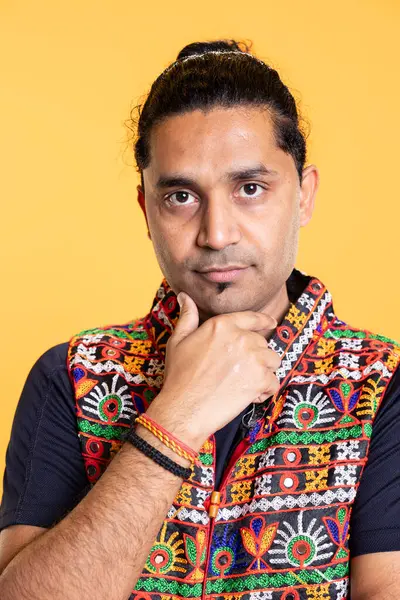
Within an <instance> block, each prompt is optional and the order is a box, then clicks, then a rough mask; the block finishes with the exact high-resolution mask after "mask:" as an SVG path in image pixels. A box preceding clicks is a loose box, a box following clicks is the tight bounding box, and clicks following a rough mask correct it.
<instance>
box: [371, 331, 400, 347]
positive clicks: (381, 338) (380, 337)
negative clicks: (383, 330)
mask: <svg viewBox="0 0 400 600" xmlns="http://www.w3.org/2000/svg"><path fill="white" fill-rule="evenodd" d="M369 337H370V338H372V339H373V340H378V341H380V342H388V343H389V344H393V345H394V346H397V347H400V342H398V341H397V340H392V338H388V337H386V336H385V335H379V334H378V333H371V334H370V336H369Z"/></svg>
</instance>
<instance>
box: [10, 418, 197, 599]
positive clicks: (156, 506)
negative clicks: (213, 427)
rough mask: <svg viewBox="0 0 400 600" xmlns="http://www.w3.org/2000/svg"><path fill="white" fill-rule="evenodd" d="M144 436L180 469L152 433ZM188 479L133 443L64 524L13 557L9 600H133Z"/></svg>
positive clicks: (183, 462)
mask: <svg viewBox="0 0 400 600" xmlns="http://www.w3.org/2000/svg"><path fill="white" fill-rule="evenodd" d="M140 435H141V436H142V437H144V438H146V439H147V440H148V441H149V442H151V443H152V444H153V445H156V446H158V447H159V449H161V450H162V451H163V452H164V453H165V454H168V455H169V456H170V457H171V458H172V457H173V459H174V460H177V462H180V464H182V465H184V466H187V464H188V463H186V461H183V459H180V458H179V457H176V456H175V455H173V454H171V451H170V450H168V449H167V448H165V447H161V446H160V444H161V442H158V441H157V440H156V439H155V438H154V437H151V434H149V433H148V432H146V431H145V430H144V431H140ZM181 483H182V480H181V479H180V478H178V477H177V476H175V475H173V474H172V473H169V472H168V471H166V470H164V469H163V468H162V467H160V466H158V465H157V464H156V463H154V462H153V461H152V460H151V459H149V458H147V457H146V456H144V455H143V454H142V453H141V452H139V451H138V450H136V449H135V448H134V447H133V446H131V445H130V444H129V443H127V444H125V445H124V446H123V448H122V449H121V450H120V452H119V453H118V455H117V456H116V457H115V458H114V459H113V461H112V462H111V464H110V465H109V467H108V468H107V470H106V471H105V473H104V474H103V475H102V477H101V478H100V479H99V481H98V482H97V483H96V485H95V486H94V487H93V489H92V490H91V491H90V492H89V493H88V494H87V496H86V497H85V498H84V499H83V500H82V501H81V502H80V503H79V504H78V506H76V507H75V508H74V510H72V511H71V512H70V513H69V515H67V516H66V517H65V518H64V519H63V520H62V521H61V522H60V523H58V524H57V525H56V526H55V527H53V528H52V529H50V530H48V531H46V532H45V533H44V534H42V535H41V536H40V537H38V538H37V539H35V540H34V541H33V542H31V543H30V544H29V545H28V546H26V547H25V548H24V549H23V550H21V551H20V552H19V554H17V556H15V557H14V559H13V560H12V561H11V562H10V564H9V565H8V566H7V567H6V569H5V570H4V572H3V574H2V576H1V577H0V597H1V598H2V600H14V599H15V600H16V599H17V598H18V599H20V598H29V599H30V600H36V599H38V600H39V598H40V600H50V599H51V600H61V599H63V600H64V599H65V598H68V599H69V600H75V599H77V600H78V599H79V600H84V599H85V598H88V599H89V598H90V599H91V598H108V599H109V600H126V599H127V598H128V597H129V595H130V592H131V590H132V589H133V587H134V586H135V584H136V581H137V579H138V577H139V576H140V574H141V571H142V569H143V566H144V564H145V562H146V558H147V556H148V553H149V550H150V548H151V546H152V544H153V542H154V541H155V539H156V536H157V533H158V531H159V529H160V526H161V524H162V522H163V520H164V518H165V516H166V514H167V512H168V509H169V507H170V506H171V504H172V501H173V499H174V497H175V495H176V493H177V492H178V490H179V488H180V485H181Z"/></svg>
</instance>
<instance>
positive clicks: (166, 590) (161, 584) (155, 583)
mask: <svg viewBox="0 0 400 600" xmlns="http://www.w3.org/2000/svg"><path fill="white" fill-rule="evenodd" d="M202 588H203V586H202V584H201V583H195V584H194V585H190V584H188V583H179V581H169V580H167V579H158V578H155V577H150V578H149V579H145V578H144V577H141V578H140V579H138V581H137V583H136V586H135V591H141V590H145V591H146V592H156V593H158V594H173V595H174V596H183V597H184V598H196V597H198V598H199V597H200V596H201V593H202Z"/></svg>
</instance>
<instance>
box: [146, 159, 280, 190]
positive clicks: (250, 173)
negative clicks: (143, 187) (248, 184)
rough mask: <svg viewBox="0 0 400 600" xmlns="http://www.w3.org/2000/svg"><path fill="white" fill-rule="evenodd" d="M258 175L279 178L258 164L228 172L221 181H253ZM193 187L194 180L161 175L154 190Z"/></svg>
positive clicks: (277, 174) (179, 176)
mask: <svg viewBox="0 0 400 600" xmlns="http://www.w3.org/2000/svg"><path fill="white" fill-rule="evenodd" d="M259 175H266V176H268V177H274V178H277V177H278V176H279V172H278V171H276V170H275V169H272V168H271V167H267V166H265V165H263V164H261V163H260V164H258V165H255V166H254V167H244V168H242V169H240V168H239V169H235V170H233V171H228V172H227V173H226V174H225V175H224V177H223V181H227V182H235V181H241V180H242V179H253V178H254V177H257V176H259ZM194 186H197V182H196V181H195V180H194V179H192V178H191V177H185V176H183V175H179V174H174V175H171V176H167V175H161V176H160V177H159V179H158V181H157V183H156V189H159V190H160V189H165V188H171V187H194Z"/></svg>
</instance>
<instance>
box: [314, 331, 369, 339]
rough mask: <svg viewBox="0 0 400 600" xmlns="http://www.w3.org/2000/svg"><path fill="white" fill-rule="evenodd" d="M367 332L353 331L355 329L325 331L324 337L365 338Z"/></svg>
mask: <svg viewBox="0 0 400 600" xmlns="http://www.w3.org/2000/svg"><path fill="white" fill-rule="evenodd" d="M366 337H367V334H366V333H365V332H364V331H353V329H345V330H344V331H341V330H337V331H330V330H329V329H328V330H327V331H325V333H324V338H328V339H329V338H330V339H333V340H339V339H340V338H359V339H362V340H364V339H365V338H366Z"/></svg>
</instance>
